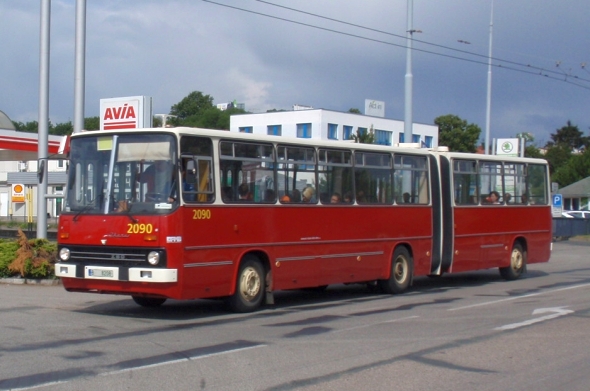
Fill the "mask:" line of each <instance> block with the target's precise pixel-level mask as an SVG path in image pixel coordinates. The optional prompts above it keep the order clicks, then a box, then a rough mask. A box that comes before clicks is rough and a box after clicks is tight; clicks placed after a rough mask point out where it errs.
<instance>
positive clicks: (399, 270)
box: [379, 246, 414, 294]
mask: <svg viewBox="0 0 590 391" xmlns="http://www.w3.org/2000/svg"><path fill="white" fill-rule="evenodd" d="M413 273H414V262H413V261H412V256H411V255H410V252H409V251H408V249H407V248H405V247H403V246H401V247H398V248H396V249H395V251H394V253H393V261H392V262H391V274H390V276H389V278H388V279H387V280H380V281H379V285H380V286H381V289H382V290H383V291H384V292H385V293H389V294H395V293H402V292H404V291H405V290H407V289H408V287H409V286H410V283H411V281H412V274H413Z"/></svg>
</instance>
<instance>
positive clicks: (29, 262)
mask: <svg viewBox="0 0 590 391" xmlns="http://www.w3.org/2000/svg"><path fill="white" fill-rule="evenodd" d="M56 256H57V244H55V243H52V242H49V241H48V240H47V239H31V240H29V239H27V236H26V235H25V234H24V232H23V231H22V230H20V229H19V230H18V239H17V240H0V277H3V278H5V277H15V276H21V277H23V278H49V277H53V275H54V264H55V260H56Z"/></svg>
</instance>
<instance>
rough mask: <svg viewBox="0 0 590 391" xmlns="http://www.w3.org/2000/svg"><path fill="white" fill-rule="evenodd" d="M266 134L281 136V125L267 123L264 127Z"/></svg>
mask: <svg viewBox="0 0 590 391" xmlns="http://www.w3.org/2000/svg"><path fill="white" fill-rule="evenodd" d="M266 134H268V135H269V136H282V135H283V130H282V127H281V125H268V126H267V127H266Z"/></svg>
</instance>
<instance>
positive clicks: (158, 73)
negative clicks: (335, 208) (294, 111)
mask: <svg viewBox="0 0 590 391" xmlns="http://www.w3.org/2000/svg"><path fill="white" fill-rule="evenodd" d="M216 1H218V2H219V3H222V4H225V5H228V6H231V7H240V8H244V9H248V10H251V11H253V12H256V13H259V14H256V13H253V12H245V11H241V10H238V9H235V8H229V7H225V6H220V5H216V4H212V3H209V2H204V1H192V0H169V1H165V2H162V1H159V0H142V1H141V2H140V1H126V2H122V1H116V0H104V1H100V2H98V1H96V2H88V3H87V34H86V94H85V97H86V115H87V116H91V115H98V110H99V100H100V99H101V98H108V97H116V96H132V95H147V96H152V97H153V102H154V111H155V112H158V113H162V112H164V113H165V112H168V111H169V110H170V107H171V106H172V105H173V104H175V103H177V102H179V101H180V100H181V99H182V98H184V97H185V96H186V95H188V94H189V93H190V92H191V91H194V90H197V91H201V92H203V93H205V94H209V95H211V96H213V97H214V98H215V100H216V101H217V102H222V101H229V100H233V99H238V101H240V102H243V103H245V104H246V107H247V108H248V109H249V110H253V111H258V110H259V111H265V110H267V109H269V108H284V109H288V108H290V107H291V106H292V105H293V104H294V103H298V104H304V105H311V106H314V107H321V108H326V109H332V110H341V111H347V110H348V109H349V108H351V107H356V108H362V107H363V105H364V100H365V99H377V100H381V101H384V102H385V106H386V116H387V117H388V118H395V119H403V116H404V99H405V98H404V96H405V95H404V85H405V74H406V49H405V46H404V45H405V40H404V39H403V38H400V37H399V36H401V37H403V36H405V34H406V29H407V25H406V3H407V2H406V1H403V0H397V1H393V2H392V1H386V0H372V1H370V2H356V3H355V2H341V3H338V4H339V5H338V6H336V7H335V6H334V3H329V2H318V1H313V0H292V1H289V2H284V1H279V0H274V1H271V2H272V3H275V4H278V5H282V6H284V7H291V8H294V9H297V10H303V11H305V12H306V13H301V12H295V11H293V10H289V9H286V8H284V7H277V6H273V5H269V4H265V3H264V2H260V1H254V0H248V1H239V2H237V1H230V0H216ZM494 7H495V8H494V30H493V31H494V35H493V38H494V40H493V57H494V65H502V67H501V68H499V67H494V69H493V77H492V131H493V132H494V137H505V136H510V135H513V134H514V133H515V130H517V129H526V131H531V129H533V131H534V132H537V133H538V134H539V137H537V139H539V138H546V137H548V134H550V133H551V132H553V131H554V130H555V129H556V128H559V127H561V126H563V125H565V123H566V122H567V120H568V119H569V120H572V121H573V122H574V123H577V124H578V125H579V127H580V129H581V130H584V131H586V130H587V129H588V118H587V115H586V112H587V108H586V106H587V104H586V103H585V102H587V96H588V91H589V89H590V72H589V71H588V70H587V69H582V68H581V66H580V64H581V63H582V62H584V61H587V62H590V58H585V57H584V56H586V55H587V54H588V51H587V46H588V44H587V38H586V37H587V36H588V35H589V33H590V32H589V31H588V30H589V29H590V27H589V25H588V23H587V21H586V19H587V16H586V15H588V14H589V13H590V2H588V1H587V0H564V1H562V2H539V1H538V0H521V1H519V2H516V3H515V2H508V1H505V0H496V1H495V2H494ZM39 12H40V10H39V2H38V1H36V0H20V1H18V2H2V3H0V14H1V15H2V16H3V23H2V24H1V25H0V36H2V37H7V38H6V39H3V40H2V47H1V50H2V52H3V55H2V56H0V82H1V85H2V92H3V93H2V94H0V110H3V111H4V112H6V113H7V114H8V115H9V116H10V117H11V118H13V119H16V120H20V121H31V120H36V119H37V110H38V108H37V106H38V100H39V98H38V85H39V74H38V66H39V57H38V56H39V30H38V26H39ZM260 14H267V15H270V16H271V17H267V16H263V15H260ZM317 15H319V16H324V17H325V18H321V17H318V16H317ZM51 18H52V20H51V26H52V30H51V70H50V78H51V80H50V117H51V120H52V121H53V122H54V123H55V122H63V121H68V120H71V119H72V116H73V107H74V102H73V99H74V98H73V89H74V42H75V41H74V28H75V19H74V18H75V2H74V1H73V0H54V1H53V2H52V14H51ZM328 18H329V19H328ZM282 19H286V20H282ZM330 19H333V20H330ZM287 20H289V21H296V22H298V23H300V24H295V23H291V22H289V21H287ZM338 21H343V22H346V23H339V22H338ZM489 22H490V2H487V1H485V2H474V1H469V0H441V1H435V2H433V1H429V2H420V1H415V2H414V23H413V28H415V29H420V30H422V33H420V34H418V33H417V34H414V35H413V37H414V38H415V40H416V42H414V48H415V49H417V50H416V51H415V52H414V53H413V84H414V88H413V91H414V93H413V107H414V110H413V111H414V116H413V117H414V121H415V122H419V123H430V124H432V123H433V120H434V118H436V117H437V116H440V115H445V114H456V115H459V116H461V117H462V118H464V119H466V120H467V121H468V122H474V123H476V124H478V125H479V126H480V127H481V128H482V129H483V128H484V126H485V113H486V92H487V91H486V90H487V56H488V48H489V47H488V43H489ZM302 24H308V25H313V26H317V27H320V28H313V27H310V26H304V25H302ZM361 27H363V28H361ZM457 40H465V41H469V42H471V44H470V45H465V44H461V43H458V42H457ZM419 41H424V42H419ZM453 49H455V50H453ZM459 50H461V51H463V52H460V51H459ZM6 53H8V54H7V55H6ZM501 60H506V61H501ZM557 61H560V66H559V67H556V62H557ZM521 64H524V65H526V64H530V65H531V67H528V68H527V67H522V66H521ZM574 81H575V82H576V83H577V84H578V85H575V84H573V83H572V82H574ZM6 91H8V92H6Z"/></svg>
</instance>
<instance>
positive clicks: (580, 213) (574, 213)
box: [562, 210, 590, 219]
mask: <svg viewBox="0 0 590 391" xmlns="http://www.w3.org/2000/svg"><path fill="white" fill-rule="evenodd" d="M565 214H567V215H568V216H563V215H565ZM562 216H563V217H572V218H575V219H590V211H588V210H566V211H565V212H563V213H562Z"/></svg>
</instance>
